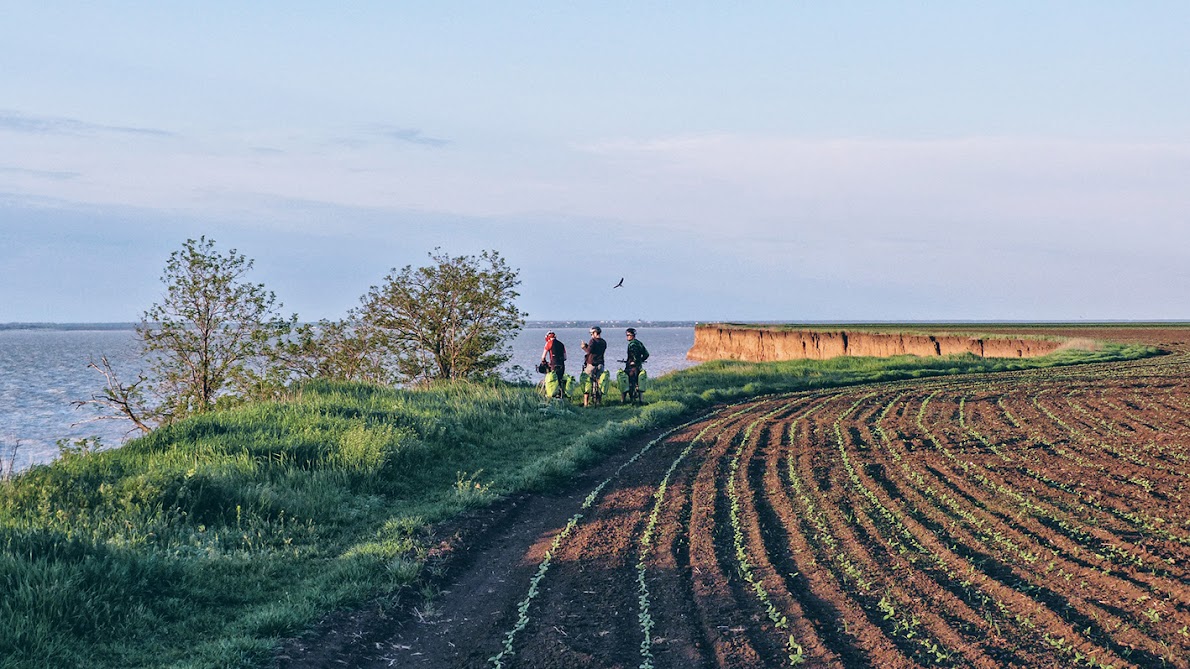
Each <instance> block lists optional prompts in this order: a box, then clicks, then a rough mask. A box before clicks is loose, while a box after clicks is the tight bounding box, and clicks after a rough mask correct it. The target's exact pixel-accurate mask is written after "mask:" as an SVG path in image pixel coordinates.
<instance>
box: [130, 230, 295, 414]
mask: <svg viewBox="0 0 1190 669" xmlns="http://www.w3.org/2000/svg"><path fill="white" fill-rule="evenodd" d="M253 264H254V261H253V260H251V259H249V258H247V257H245V256H244V255H242V254H240V253H237V252H236V250H235V249H232V250H230V251H229V252H227V253H226V254H223V253H219V252H218V251H217V250H216V248H215V241H214V240H208V239H207V238H206V237H205V236H204V237H200V238H199V239H198V240H197V241H195V240H193V239H188V240H186V242H185V243H184V244H183V245H182V250H180V251H174V252H173V253H172V254H170V256H169V260H168V261H167V262H166V264H165V273H164V274H163V275H162V277H161V281H162V282H163V283H164V284H165V287H166V292H165V295H164V297H163V299H162V301H161V302H160V303H157V304H154V305H153V306H151V307H150V308H149V309H148V310H147V311H145V313H144V314H143V315H142V316H141V322H140V324H139V325H138V326H137V329H136V332H137V335H138V336H139V337H140V340H141V348H142V350H143V352H144V353H145V354H146V357H147V358H148V359H149V365H150V375H149V378H150V379H151V380H152V381H153V383H154V385H155V389H156V394H157V396H158V397H159V398H160V399H161V406H160V407H158V411H157V413H158V415H159V416H160V417H162V418H164V419H165V420H170V419H172V418H180V417H182V416H186V415H190V414H194V413H203V412H206V411H209V410H210V409H212V408H214V406H215V404H216V402H217V401H218V400H220V399H221V398H223V397H235V396H239V397H243V396H247V395H250V394H254V393H259V392H260V391H261V389H262V388H263V387H266V386H269V385H276V383H277V382H278V379H277V376H276V374H275V373H274V369H275V365H274V362H273V361H274V359H275V347H276V344H277V342H278V340H279V339H280V338H283V337H285V336H286V335H288V334H289V333H290V332H291V331H292V329H293V327H294V326H295V325H296V322H297V316H296V315H294V316H293V317H292V318H291V319H289V320H286V319H284V318H281V317H280V315H279V314H278V309H279V308H280V306H281V305H280V304H278V303H277V298H276V296H275V295H274V294H273V292H272V291H268V290H265V287H264V284H260V283H251V282H249V281H247V280H246V279H245V276H246V275H247V273H248V272H249V271H250V270H251V269H252V266H253Z"/></svg>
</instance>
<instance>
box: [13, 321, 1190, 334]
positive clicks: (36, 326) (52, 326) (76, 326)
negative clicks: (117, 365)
mask: <svg viewBox="0 0 1190 669" xmlns="http://www.w3.org/2000/svg"><path fill="white" fill-rule="evenodd" d="M718 322H723V323H732V324H736V325H744V326H777V325H780V326H812V327H814V328H823V327H850V328H854V327H860V326H869V327H871V326H877V327H887V326H896V325H916V326H922V325H927V326H946V325H962V326H971V325H987V326H995V327H1005V326H1012V327H1028V328H1036V327H1092V326H1098V327H1139V326H1146V325H1147V326H1154V327H1169V326H1186V325H1190V321H1187V320H1185V319H1180V320H1179V319H1156V318H1155V319H1142V320H1121V319H1104V320H1097V321H1069V320H1058V321H1028V320H1024V321H1022V320H1003V321H1001V320H983V319H979V320H873V321H819V320H796V321H794V320H783V321H765V320H755V321H716V320H698V321H676V320H675V321H666V320H658V321H648V320H633V319H613V320H601V319H598V318H593V319H561V320H531V321H525V327H526V328H568V327H569V328H585V327H587V326H589V325H599V326H602V327H610V328H615V327H652V328H679V327H691V328H692V327H694V326H695V325H699V324H708V323H718ZM138 325H140V323H136V322H112V323H42V322H35V323H0V331H5V330H51V331H84V330H104V331H120V330H135V329H136V327H137V326H138Z"/></svg>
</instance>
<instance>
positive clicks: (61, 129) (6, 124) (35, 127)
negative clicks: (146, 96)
mask: <svg viewBox="0 0 1190 669" xmlns="http://www.w3.org/2000/svg"><path fill="white" fill-rule="evenodd" d="M0 130H9V131H12V132H20V133H27V134H31V135H99V134H122V135H147V136H150V137H176V136H177V133H175V132H170V131H168V130H160V129H157V128H137V127H132V126H121V125H105V124H102V123H90V122H88V121H80V120H78V119H73V118H62V117H58V116H32V115H29V114H22V113H20V112H15V111H0Z"/></svg>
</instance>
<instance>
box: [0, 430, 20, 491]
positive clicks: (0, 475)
mask: <svg viewBox="0 0 1190 669" xmlns="http://www.w3.org/2000/svg"><path fill="white" fill-rule="evenodd" d="M20 452H21V440H20V439H17V440H15V441H13V442H11V443H9V444H7V445H5V447H4V450H3V451H0V483H8V482H9V481H11V480H12V477H13V476H15V475H16V466H17V454H18V453H20Z"/></svg>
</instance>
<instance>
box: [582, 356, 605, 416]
mask: <svg viewBox="0 0 1190 669" xmlns="http://www.w3.org/2000/svg"><path fill="white" fill-rule="evenodd" d="M586 376H587V383H589V384H591V390H590V392H589V393H585V394H586V395H587V399H588V400H590V406H596V407H597V406H599V405H600V404H603V383H602V377H603V365H598V366H596V367H595V369H594V373H593V374H592V373H586ZM584 390H586V389H585V388H584ZM584 405H585V403H584Z"/></svg>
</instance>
